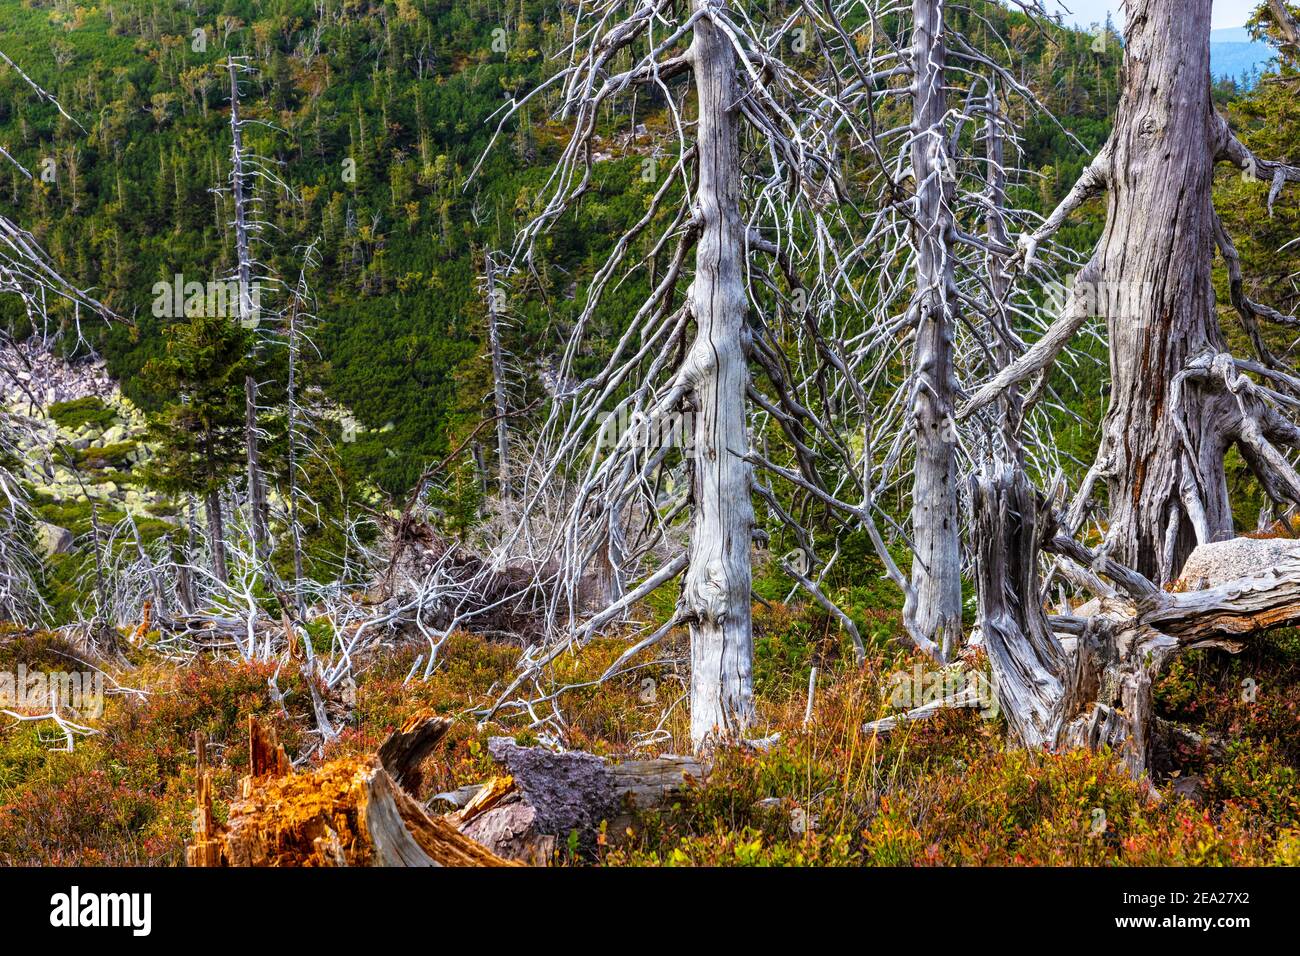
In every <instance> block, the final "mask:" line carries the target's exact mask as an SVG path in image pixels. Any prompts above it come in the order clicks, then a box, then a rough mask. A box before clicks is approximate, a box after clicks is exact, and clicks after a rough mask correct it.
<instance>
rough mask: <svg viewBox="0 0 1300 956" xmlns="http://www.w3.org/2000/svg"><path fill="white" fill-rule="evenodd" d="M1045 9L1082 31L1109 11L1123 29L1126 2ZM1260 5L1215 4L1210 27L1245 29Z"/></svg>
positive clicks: (1067, 0)
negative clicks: (1082, 28) (1061, 15)
mask: <svg viewBox="0 0 1300 956" xmlns="http://www.w3.org/2000/svg"><path fill="white" fill-rule="evenodd" d="M1043 5H1044V6H1045V7H1046V8H1047V10H1048V12H1049V13H1058V12H1060V13H1063V14H1065V20H1066V22H1067V23H1075V24H1077V25H1078V26H1081V27H1087V26H1090V25H1091V24H1094V23H1105V22H1106V11H1107V10H1109V11H1110V12H1111V16H1112V18H1113V19H1114V21H1115V26H1117V27H1123V26H1124V3H1123V0H1046V2H1045V3H1044V4H1043ZM1258 5H1259V0H1214V12H1213V14H1212V17H1213V19H1212V21H1211V24H1210V25H1211V27H1212V28H1213V29H1215V30H1219V29H1222V28H1224V27H1241V26H1245V25H1246V20H1247V19H1249V17H1250V14H1251V12H1252V11H1253V10H1254V9H1255V7H1256V6H1258ZM1067 11H1068V12H1067Z"/></svg>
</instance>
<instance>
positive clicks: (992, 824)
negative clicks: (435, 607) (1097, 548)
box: [0, 603, 1300, 866]
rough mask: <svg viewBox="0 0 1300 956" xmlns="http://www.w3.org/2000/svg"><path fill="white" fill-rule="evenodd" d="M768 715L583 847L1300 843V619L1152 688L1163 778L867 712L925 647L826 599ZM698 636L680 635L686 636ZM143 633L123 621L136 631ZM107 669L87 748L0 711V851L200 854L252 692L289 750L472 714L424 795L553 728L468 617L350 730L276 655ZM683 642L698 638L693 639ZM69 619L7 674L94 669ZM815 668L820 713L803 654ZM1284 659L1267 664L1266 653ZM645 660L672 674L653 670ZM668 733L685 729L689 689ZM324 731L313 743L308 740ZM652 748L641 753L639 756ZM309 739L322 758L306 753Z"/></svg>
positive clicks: (2, 647) (618, 695) (619, 741)
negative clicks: (855, 642) (499, 698)
mask: <svg viewBox="0 0 1300 956" xmlns="http://www.w3.org/2000/svg"><path fill="white" fill-rule="evenodd" d="M755 612H756V633H757V641H756V644H757V648H758V651H757V659H756V683H757V686H758V689H759V700H758V706H759V715H760V720H759V723H760V727H759V728H757V729H756V730H757V732H759V733H762V734H772V733H774V732H779V733H780V737H779V740H777V742H776V743H775V744H774V745H773V746H772V747H771V748H770V749H768V750H766V751H755V750H749V749H746V750H735V751H727V752H723V753H721V754H720V755H719V756H718V758H717V760H716V762H715V764H714V766H713V767H712V769H711V771H710V772H709V774H708V775H707V777H706V778H705V779H703V780H700V781H695V782H693V784H692V785H691V786H690V787H689V788H688V789H687V791H686V792H685V793H684V794H683V795H682V796H681V798H680V799H679V800H678V801H677V802H675V803H674V804H673V805H672V806H670V807H667V808H665V809H663V810H661V811H660V812H658V813H655V814H645V815H643V816H642V817H641V818H639V819H638V820H637V821H636V823H635V824H634V825H633V826H632V827H630V828H628V830H626V831H625V832H620V833H609V832H605V833H602V834H601V835H600V837H599V839H598V841H597V846H596V849H595V852H594V855H593V854H592V853H591V852H587V851H578V850H577V842H576V840H571V841H569V843H568V845H563V843H562V846H561V849H560V850H559V851H558V855H557V859H556V861H555V862H556V863H559V864H565V865H590V864H601V865H609V866H623V865H737V864H745V865H827V864H833V865H946V864H990V865H1006V864H1049V865H1050V864H1066V865H1106V864H1125V865H1180V864H1233V865H1236V864H1246V865H1259V864H1297V863H1300V788H1298V787H1297V770H1298V769H1300V734H1297V733H1296V731H1297V724H1298V723H1300V710H1298V708H1300V635H1298V634H1297V633H1296V632H1294V631H1284V632H1278V633H1276V634H1275V635H1273V636H1272V637H1271V638H1269V639H1267V640H1265V641H1263V642H1261V643H1260V645H1259V646H1258V647H1256V648H1254V649H1252V650H1250V651H1247V652H1246V653H1244V654H1242V655H1240V656H1238V657H1230V656H1228V655H1226V654H1223V653H1221V652H1218V651H1196V652H1193V653H1191V654H1189V655H1186V656H1185V657H1184V658H1181V659H1180V660H1179V661H1177V662H1176V663H1175V664H1174V666H1173V668H1172V669H1171V670H1170V671H1169V672H1168V674H1167V675H1166V676H1165V678H1164V679H1163V680H1162V681H1161V683H1160V685H1159V688H1158V692H1157V693H1158V707H1159V713H1160V714H1161V715H1162V716H1163V717H1164V718H1167V719H1169V720H1176V721H1178V722H1179V723H1180V724H1181V725H1184V726H1186V727H1189V728H1190V729H1192V730H1194V731H1195V732H1196V735H1197V737H1199V740H1200V742H1199V743H1196V742H1194V740H1195V738H1193V737H1192V736H1191V735H1187V734H1184V735H1182V737H1181V739H1182V740H1183V741H1184V742H1183V743H1182V744H1181V745H1179V746H1177V747H1174V748H1173V749H1172V750H1171V751H1170V752H1168V753H1165V754H1164V755H1163V757H1162V759H1161V761H1158V763H1162V764H1163V766H1162V767H1161V768H1159V769H1158V772H1157V775H1156V777H1155V778H1154V787H1153V786H1152V785H1151V784H1148V783H1146V782H1143V783H1137V782H1134V781H1133V780H1132V779H1130V777H1129V776H1128V774H1127V772H1126V771H1125V769H1124V768H1123V765H1122V764H1121V762H1120V761H1119V760H1118V759H1116V758H1115V757H1113V756H1111V755H1107V754H1102V755H1094V754H1089V753H1082V752H1070V753H1061V754H1035V755H1031V754H1027V753H1024V752H1022V751H1019V750H1016V749H1014V748H1011V747H1009V746H1008V745H1007V744H1006V735H1005V733H1004V729H1005V728H1004V727H1003V726H1002V724H1001V722H1000V721H999V720H997V719H985V718H984V717H982V716H981V715H980V713H979V712H977V711H974V710H967V711H949V712H946V713H942V714H940V715H939V716H937V717H935V718H933V719H931V720H928V721H924V722H919V723H915V724H911V725H907V726H905V727H904V728H902V729H900V730H897V731H895V732H894V733H893V734H891V735H889V736H878V735H875V734H871V733H864V732H863V730H862V724H863V723H864V722H865V721H867V720H872V719H875V718H878V717H880V716H883V715H884V714H886V713H889V712H890V711H891V706H890V703H889V697H890V694H891V687H892V686H894V685H893V684H892V683H891V681H892V680H893V679H894V678H893V675H895V674H897V672H898V671H900V670H910V669H911V668H912V667H913V665H914V664H915V663H916V662H914V661H913V660H911V659H910V658H909V657H908V656H907V655H906V654H904V653H903V652H901V651H898V650H896V649H892V648H891V647H890V646H889V645H888V642H879V644H878V645H877V647H876V649H874V650H871V651H870V653H869V658H868V661H867V662H866V664H865V665H863V666H861V667H858V666H854V665H853V664H852V656H851V655H850V654H848V653H846V651H847V648H846V647H844V646H842V645H841V643H840V641H839V639H838V638H837V637H835V636H834V634H835V632H834V629H833V628H831V627H829V626H828V623H829V622H828V621H827V620H826V619H825V618H824V617H823V616H822V615H821V614H820V612H817V611H815V610H801V609H793V608H788V607H786V606H784V605H781V604H777V603H773V604H771V605H770V606H756V608H755ZM679 640H683V639H679ZM124 644H125V642H124ZM126 646H127V651H126V655H127V657H128V658H129V660H130V666H121V667H117V668H112V669H111V673H110V676H111V678H112V680H111V681H109V682H108V686H109V687H110V688H112V687H113V682H114V681H116V682H119V683H120V685H121V687H124V688H131V689H132V690H135V691H139V692H140V693H124V692H112V691H110V693H108V694H107V695H106V701H105V705H104V709H103V713H102V715H101V716H99V717H98V718H96V719H93V720H87V721H85V723H86V724H87V726H89V727H90V728H91V729H92V730H93V731H94V733H92V734H89V735H87V736H82V737H79V738H78V739H77V742H76V745H75V747H74V748H73V749H72V750H71V751H70V752H64V751H61V750H59V749H56V748H57V747H58V746H60V745H62V743H63V737H62V735H61V734H59V733H58V732H57V728H56V727H55V726H54V725H53V724H52V723H51V722H49V721H45V722H40V721H26V722H14V723H12V724H10V723H8V718H4V720H5V723H4V725H3V726H2V727H0V863H4V864H46V865H59V864H87V865H137V864H152V865H175V864H180V863H182V862H183V860H184V846H185V844H186V842H187V840H188V839H189V836H190V827H191V817H192V813H193V810H194V800H195V754H194V740H195V734H196V733H201V734H202V735H203V736H204V737H205V738H206V739H207V741H209V743H208V748H207V752H208V760H209V764H210V766H211V768H212V770H213V776H214V786H215V794H216V805H215V809H216V814H217V817H218V818H219V819H221V818H224V815H225V813H226V811H227V807H228V805H229V801H230V800H231V798H232V797H233V796H234V793H235V787H236V784H237V781H238V779H239V777H240V776H242V775H243V774H244V773H246V772H247V762H248V753H247V745H246V727H247V721H248V717H249V715H256V716H258V717H259V719H261V720H262V721H265V722H268V723H270V724H271V725H273V726H274V727H275V730H276V732H277V733H278V735H279V739H280V740H281V741H282V742H283V743H284V744H285V745H286V749H287V750H288V752H289V754H290V756H296V757H298V758H300V759H302V761H303V763H305V764H309V765H317V764H319V763H322V762H324V761H326V760H329V759H332V758H334V757H339V756H345V755H358V756H359V755H364V754H371V753H373V752H374V751H375V750H376V748H377V747H378V746H379V744H380V743H381V742H382V741H383V740H384V739H385V737H386V736H387V735H388V734H389V733H390V732H391V731H392V730H393V729H394V728H396V727H398V726H400V725H401V724H402V722H403V721H404V720H405V719H406V718H407V717H408V716H410V715H411V714H413V713H415V712H416V711H418V710H420V709H421V708H425V707H427V708H431V709H432V710H433V711H435V712H436V713H439V714H445V715H448V716H455V717H459V719H458V720H456V722H455V724H454V726H453V728H452V731H451V732H450V733H449V734H448V735H447V736H446V737H445V738H444V739H443V740H442V741H441V742H440V743H439V745H438V748H437V750H436V751H435V753H434V754H433V755H432V756H431V757H429V758H428V760H427V762H426V765H425V768H424V769H425V773H424V778H425V780H424V784H423V790H422V793H421V796H422V797H424V798H427V797H429V796H431V795H433V794H435V793H439V792H442V791H447V790H451V789H454V788H456V787H460V786H464V785H466V784H471V783H477V782H481V781H483V780H484V779H486V778H488V777H490V776H492V775H493V764H492V760H491V758H490V756H489V755H488V753H487V747H486V742H487V739H488V738H489V737H490V736H496V735H502V734H508V735H513V736H514V737H515V739H516V740H517V741H519V742H520V743H534V742H536V740H537V737H536V734H534V733H532V732H528V731H523V732H520V731H518V729H517V727H512V726H510V725H509V724H489V725H488V726H486V727H484V728H482V729H480V728H478V726H477V725H476V722H475V719H474V718H473V716H472V715H471V714H470V713H469V711H471V710H472V709H473V708H475V707H480V706H482V705H483V704H484V703H486V702H488V701H489V700H490V699H491V698H490V696H489V694H490V691H491V690H492V688H493V687H494V686H495V687H497V688H499V687H500V686H502V683H503V682H504V681H505V680H506V679H507V678H508V676H509V675H510V674H511V672H512V669H513V667H514V665H515V663H516V661H517V658H518V654H519V649H518V647H517V646H514V645H511V644H506V643H499V642H490V641H485V640H483V639H481V638H478V637H474V636H470V635H455V636H454V637H453V638H452V639H451V640H450V641H449V642H448V644H447V645H446V646H445V647H444V648H443V651H442V654H441V655H440V664H439V666H438V668H437V669H436V670H435V672H434V673H433V674H432V675H431V676H430V677H429V678H428V679H427V680H412V681H410V682H406V676H407V674H408V672H409V670H410V669H411V665H412V662H413V661H414V659H415V656H416V654H417V653H418V652H419V648H418V647H417V646H415V645H412V646H410V647H405V646H400V645H398V646H393V647H390V648H388V649H386V651H385V652H384V653H383V655H382V656H380V657H377V658H376V659H375V660H373V661H371V662H369V663H368V665H366V666H365V667H364V668H363V673H362V674H361V675H360V679H359V681H358V683H357V686H356V688H355V694H354V697H355V699H354V700H353V699H352V698H353V694H352V693H351V692H349V698H348V699H347V700H346V701H343V700H339V699H335V700H332V701H331V702H330V708H331V712H332V713H334V714H336V715H338V716H337V720H336V722H339V723H340V733H339V736H338V739H337V740H334V741H332V742H331V743H329V744H328V745H327V746H326V747H325V748H324V750H323V752H320V748H318V747H316V746H315V745H316V742H317V738H316V737H315V736H314V729H313V728H314V725H313V722H312V718H311V705H310V697H309V695H308V693H307V691H306V688H305V686H304V684H303V679H302V678H301V677H299V676H297V675H291V674H290V673H288V671H287V670H286V671H284V672H280V671H279V670H278V668H277V665H275V664H245V663H242V662H240V661H238V660H234V661H232V660H228V659H226V660H220V659H211V658H206V659H205V658H200V659H196V660H192V661H187V662H175V661H168V660H166V659H164V658H162V657H161V656H160V655H159V654H157V653H156V652H155V651H153V650H151V649H150V647H149V644H148V639H147V638H146V639H145V640H144V641H143V642H142V643H141V644H140V645H129V644H128V645H126ZM625 647H626V644H625V643H623V642H621V641H618V640H606V641H603V642H597V643H595V644H593V645H592V646H590V647H589V648H588V649H587V650H586V651H585V652H584V653H583V654H582V655H580V656H578V657H575V658H573V659H571V660H567V661H564V662H562V664H561V670H562V673H561V674H560V675H558V676H559V677H560V678H561V679H565V680H572V681H573V682H574V683H580V682H581V681H582V680H584V679H585V680H589V679H591V678H593V677H595V676H597V675H599V674H600V673H602V671H603V670H604V669H605V668H606V667H608V666H609V664H610V663H611V662H612V661H613V660H614V659H615V658H616V657H617V655H618V654H619V653H620V652H621V650H623V649H624V648H625ZM679 649H680V648H679ZM75 656H76V652H75V651H74V649H72V648H70V647H68V646H66V645H65V644H63V642H62V641H61V639H60V638H59V637H58V636H57V635H53V634H49V633H46V632H40V631H23V630H18V629H14V628H8V629H3V628H0V673H11V674H13V673H20V671H19V668H20V666H21V667H25V668H26V670H27V671H28V672H32V671H36V670H45V671H57V670H65V671H66V670H70V669H75V668H77V666H78V665H76V664H75V663H74V662H73V661H72V660H70V658H75ZM814 662H815V663H817V665H818V667H819V681H818V684H819V688H818V691H817V693H816V697H815V702H814V708H813V712H812V719H811V720H810V721H809V722H808V723H807V725H806V726H805V724H804V715H805V708H806V702H807V699H806V694H807V685H808V671H809V668H810V666H811V665H812V664H813V663H814ZM1261 674H1270V675H1273V676H1272V677H1271V678H1270V679H1269V680H1268V681H1267V682H1266V683H1265V682H1262V681H1261V682H1258V683H1257V682H1256V680H1255V678H1253V677H1252V676H1251V675H1261ZM647 678H649V679H650V680H652V681H654V683H653V684H648V683H647ZM681 687H682V684H681V672H680V671H679V670H678V668H677V666H676V665H674V664H672V663H666V664H662V665H653V666H649V667H646V668H642V669H640V670H638V671H635V672H633V673H632V674H628V675H625V676H624V677H622V678H618V679H616V680H615V681H614V683H612V684H611V685H607V686H604V687H588V688H583V689H579V690H575V691H572V692H571V693H569V694H566V695H565V696H564V697H563V698H562V699H561V702H560V709H561V711H562V713H563V715H564V717H565V720H566V722H567V739H566V740H565V743H566V745H568V746H570V747H573V748H582V749H586V750H589V751H592V752H595V753H598V754H603V755H609V756H612V757H618V756H620V755H625V754H629V753H631V752H632V748H633V745H634V743H635V742H636V741H637V740H638V739H642V738H639V737H638V735H644V734H646V733H647V732H652V731H654V729H655V728H656V727H657V726H658V725H659V724H660V721H661V715H662V711H663V710H664V707H665V705H666V704H669V703H671V702H672V700H674V699H675V698H676V697H678V696H680V695H681V693H682V690H681ZM662 729H663V730H664V731H666V732H667V734H668V735H671V739H666V738H663V739H661V740H660V741H658V742H657V743H656V745H655V746H654V748H653V749H651V750H650V751H648V752H649V753H650V754H651V755H653V754H656V753H661V752H670V753H671V752H676V753H682V752H685V748H686V747H687V744H686V732H687V717H686V714H685V712H684V708H683V707H682V706H678V707H677V708H676V709H675V710H673V711H672V713H671V714H670V716H669V717H668V719H667V721H666V722H665V723H664V724H663V728H662ZM313 751H315V752H313ZM646 754H647V751H646V750H645V749H642V750H641V751H639V753H638V755H639V756H645V755H646ZM308 755H309V756H308Z"/></svg>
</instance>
